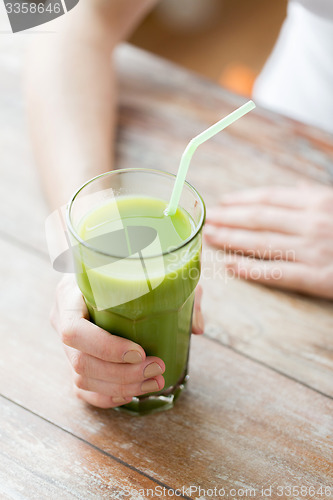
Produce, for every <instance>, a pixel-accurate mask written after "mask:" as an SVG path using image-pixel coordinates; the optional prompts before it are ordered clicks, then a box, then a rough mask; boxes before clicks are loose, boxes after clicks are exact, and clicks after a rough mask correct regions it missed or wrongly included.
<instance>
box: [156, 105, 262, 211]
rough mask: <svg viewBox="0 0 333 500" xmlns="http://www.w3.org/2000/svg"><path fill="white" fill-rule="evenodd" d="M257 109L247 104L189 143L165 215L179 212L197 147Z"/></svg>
mask: <svg viewBox="0 0 333 500" xmlns="http://www.w3.org/2000/svg"><path fill="white" fill-rule="evenodd" d="M255 107H256V105H255V104H254V102H253V101H248V102H247V103H246V104H244V105H243V106H241V107H240V108H238V109H236V110H235V111H233V112H232V113H230V115H228V116H226V117H225V118H222V120H220V121H218V122H217V123H214V125H212V126H211V127H209V128H207V129H206V130H204V131H203V132H201V134H199V135H197V136H196V137H194V138H193V139H192V140H191V141H190V142H189V143H188V145H187V146H186V148H185V151H184V153H183V154H182V157H181V160H180V164H179V168H178V173H177V177H176V180H175V185H174V187H173V190H172V194H171V198H170V202H169V205H168V206H167V208H166V210H165V212H164V213H165V215H174V214H175V213H176V211H177V207H178V203H179V200H180V196H181V194H182V190H183V186H184V182H185V178H186V174H187V171H188V167H189V165H190V161H191V159H192V156H193V154H194V152H195V150H196V149H197V147H198V146H200V144H202V143H203V142H206V141H207V140H208V139H210V138H211V137H213V136H214V135H215V134H217V133H218V132H221V130H223V129H225V128H226V127H228V126H229V125H231V124H232V123H234V122H235V121H236V120H238V119H239V118H241V117H242V116H244V115H246V113H248V112H249V111H251V110H252V109H254V108H255Z"/></svg>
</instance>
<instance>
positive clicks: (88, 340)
mask: <svg viewBox="0 0 333 500" xmlns="http://www.w3.org/2000/svg"><path fill="white" fill-rule="evenodd" d="M61 335H62V341H63V343H64V344H66V345H68V346H69V347H74V349H77V350H78V351H81V352H83V353H86V354H90V355H91V356H94V357H95V358H99V359H102V360H104V361H109V362H112V363H141V362H142V361H144V359H145V358H146V354H145V352H144V350H143V349H142V347H141V346H140V345H138V344H136V343H134V342H132V341H131V340H128V339H125V338H122V337H117V336H116V335H112V334H111V333H109V332H107V331H105V330H103V329H102V328H100V327H99V326H97V325H94V324H93V323H91V322H90V321H88V320H86V319H85V318H79V319H75V320H72V322H70V323H65V324H64V325H63V327H62V329H61Z"/></svg>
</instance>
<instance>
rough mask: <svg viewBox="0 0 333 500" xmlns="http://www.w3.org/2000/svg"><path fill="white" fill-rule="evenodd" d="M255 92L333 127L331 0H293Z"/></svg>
mask: <svg viewBox="0 0 333 500" xmlns="http://www.w3.org/2000/svg"><path fill="white" fill-rule="evenodd" d="M253 98H254V100H255V102H256V103H257V104H259V105H261V106H264V107H266V108H269V109H272V110H274V111H277V112H279V113H282V114H285V115H287V116H289V117H291V118H295V119H296V120H300V121H302V122H304V123H307V124H310V125H315V126H317V127H320V128H322V129H324V130H327V131H329V132H331V133H333V0H289V4H288V13H287V18H286V20H285V22H284V24H283V26H282V29H281V32H280V35H279V38H278V41H277V43H276V45H275V47H274V50H273V52H272V54H271V56H270V57H269V59H268V61H267V63H266V65H265V67H264V69H263V70H262V72H261V74H260V75H259V77H258V78H257V80H256V82H255V85H254V90H253Z"/></svg>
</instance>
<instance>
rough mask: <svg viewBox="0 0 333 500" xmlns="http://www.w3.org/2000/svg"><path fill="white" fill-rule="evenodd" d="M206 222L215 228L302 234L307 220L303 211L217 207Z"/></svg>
mask: <svg viewBox="0 0 333 500" xmlns="http://www.w3.org/2000/svg"><path fill="white" fill-rule="evenodd" d="M206 221H207V222H208V223H209V224H212V225H215V226H221V227H222V226H224V227H235V228H240V229H250V230H252V231H273V232H279V233H284V234H302V233H303V232H304V226H305V225H306V221H307V219H305V220H304V217H302V212H301V211H294V210H288V209H286V208H281V207H269V206H264V205H248V206H237V207H236V206H235V207H215V208H211V209H209V210H207V218H206Z"/></svg>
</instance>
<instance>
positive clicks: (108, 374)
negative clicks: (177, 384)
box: [65, 346, 165, 385]
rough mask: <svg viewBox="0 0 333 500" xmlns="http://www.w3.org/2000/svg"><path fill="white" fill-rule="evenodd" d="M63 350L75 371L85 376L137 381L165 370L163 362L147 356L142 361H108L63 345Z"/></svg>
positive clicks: (120, 382) (126, 382)
mask: <svg viewBox="0 0 333 500" xmlns="http://www.w3.org/2000/svg"><path fill="white" fill-rule="evenodd" d="M65 352H66V355H67V357H68V359H69V362H70V364H71V365H72V367H73V369H74V371H75V373H77V374H78V375H82V376H84V377H87V378H94V379H98V380H104V381H105V382H112V383H117V384H122V385H124V384H132V383H139V382H142V381H143V380H145V379H147V378H151V377H155V376H157V375H162V374H163V373H164V372H165V364H164V362H163V361H162V360H161V359H160V358H157V357H154V356H149V357H147V358H146V359H145V361H144V362H143V363H140V364H128V363H109V362H107V361H103V360H101V359H98V358H95V357H93V356H90V355H89V354H85V353H83V352H80V351H77V350H76V349H73V348H71V347H67V346H65Z"/></svg>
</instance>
